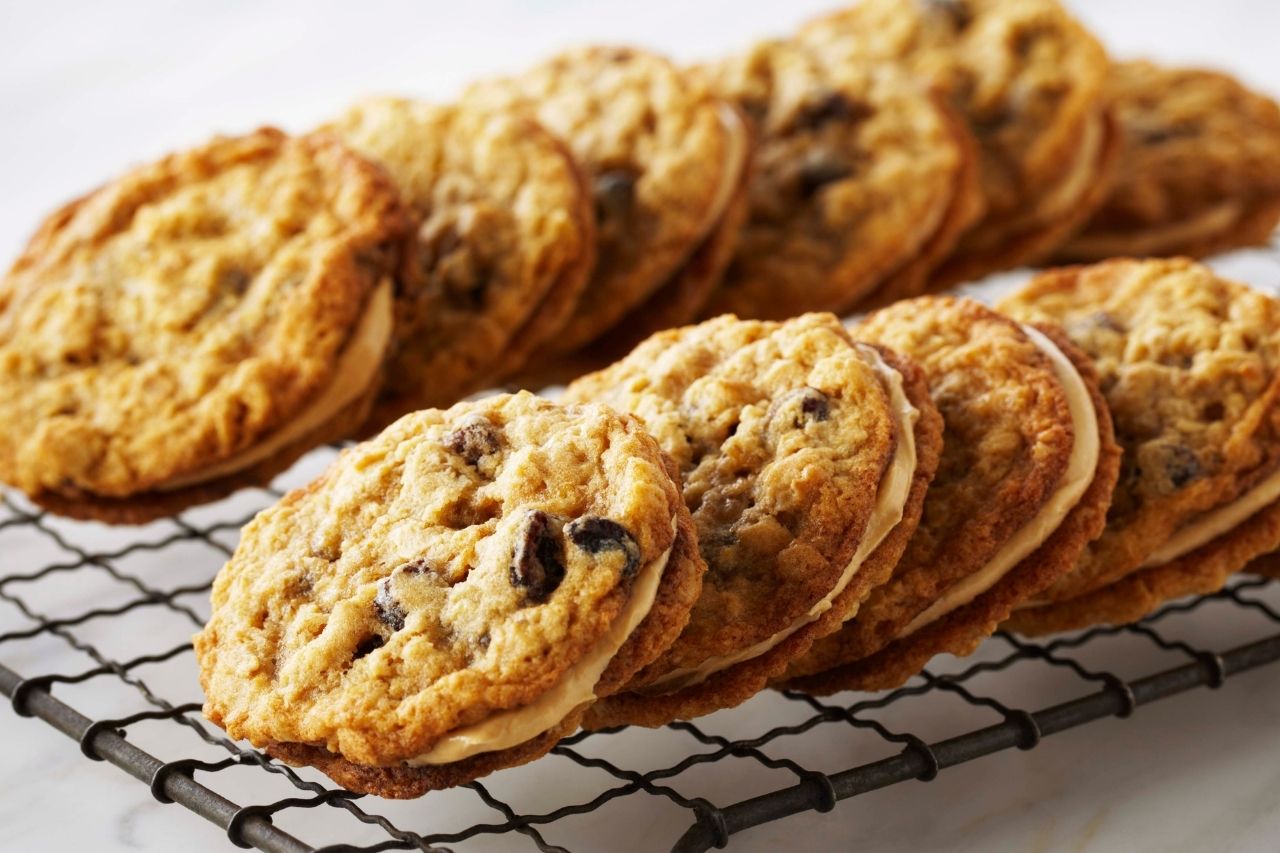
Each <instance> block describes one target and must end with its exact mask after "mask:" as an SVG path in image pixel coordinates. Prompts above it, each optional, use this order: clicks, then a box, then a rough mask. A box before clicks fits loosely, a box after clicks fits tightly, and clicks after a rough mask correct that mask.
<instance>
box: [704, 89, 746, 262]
mask: <svg viewBox="0 0 1280 853" xmlns="http://www.w3.org/2000/svg"><path fill="white" fill-rule="evenodd" d="M716 113H717V116H718V118H719V119H720V125H721V127H723V128H724V132H725V136H726V137H727V138H728V146H727V149H726V151H725V156H724V160H723V161H722V162H721V164H720V165H721V169H720V183H719V185H717V186H716V194H715V196H713V197H712V199H711V205H710V207H708V208H707V217H706V221H705V222H704V223H703V226H702V231H701V233H700V234H699V235H698V240H697V245H698V246H699V247H700V246H701V245H702V244H703V243H705V242H706V241H707V240H708V239H710V237H711V236H712V234H713V233H714V232H715V230H716V226H718V225H719V224H720V220H721V219H723V218H724V214H725V211H726V210H728V209H729V202H730V201H732V199H733V195H734V193H735V192H737V190H738V187H739V185H741V183H742V179H743V173H744V171H745V169H746V167H747V127H746V125H745V124H743V122H742V118H741V117H740V116H739V115H738V112H737V110H735V109H734V108H733V107H731V106H729V105H728V104H726V103H724V102H720V103H717V104H716ZM696 252H697V249H695V250H694V254H696Z"/></svg>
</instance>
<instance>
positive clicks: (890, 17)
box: [799, 0, 1119, 287]
mask: <svg viewBox="0 0 1280 853" xmlns="http://www.w3.org/2000/svg"><path fill="white" fill-rule="evenodd" d="M799 38H800V40H801V41H803V42H804V43H805V44H807V45H809V46H810V47H811V48H812V49H813V50H815V51H816V52H818V53H819V54H820V55H821V56H822V57H823V58H824V60H825V61H826V62H828V63H830V64H832V65H834V66H835V67H837V68H840V67H859V66H864V65H866V64H868V63H872V62H878V61H881V62H882V61H887V62H890V63H894V64H898V65H901V66H902V67H904V68H905V69H907V70H908V71H909V72H911V73H912V74H915V75H918V76H919V77H920V78H921V79H922V80H924V81H927V82H928V83H929V84H930V85H932V86H934V87H936V88H937V89H938V90H939V91H941V92H943V93H945V94H946V95H947V96H948V97H949V98H950V99H951V101H952V103H953V104H954V105H955V106H956V108H957V109H958V110H959V111H960V112H961V113H962V114H963V115H964V116H965V118H966V120H967V121H968V124H969V127H970V129H971V130H972V131H973V134H974V136H975V137H976V139H977V142H978V146H979V150H980V154H981V173H982V191H983V196H984V198H985V200H986V206H987V208H986V215H985V217H984V218H983V220H982V221H981V222H979V223H978V225H977V226H976V227H975V228H973V229H972V230H970V231H969V232H968V233H967V234H966V235H965V236H964V237H963V238H962V239H961V240H960V243H959V246H958V247H957V249H956V252H955V253H954V254H953V255H952V256H951V258H950V259H948V261H947V262H946V263H945V264H944V265H943V266H942V267H941V268H939V269H938V270H937V271H936V272H935V274H934V275H933V277H932V281H931V284H932V285H936V286H938V287H942V286H945V285H949V284H954V283H958V282H961V281H967V280H972V279H976V278H979V277H981V276H983V275H985V274H987V273H989V272H993V271H995V270H998V269H1005V268H1011V267H1016V266H1021V265H1023V264H1027V263H1032V262H1034V261H1036V260H1038V259H1040V258H1042V257H1044V256H1045V255H1046V254H1047V253H1049V252H1050V251H1052V250H1053V249H1054V248H1056V247H1057V246H1058V245H1059V244H1060V243H1061V242H1062V241H1063V240H1064V239H1065V238H1066V237H1068V236H1069V235H1070V234H1071V233H1072V232H1073V231H1074V230H1075V229H1076V228H1078V227H1079V226H1080V225H1082V224H1083V223H1084V221H1085V220H1086V219H1087V217H1088V215H1089V213H1090V212H1091V211H1092V210H1093V209H1095V208H1096V207H1097V206H1098V205H1099V204H1101V203H1102V201H1103V199H1104V198H1105V195H1106V183H1107V180H1108V179H1109V177H1110V175H1111V174H1112V172H1113V171H1114V167H1115V161H1116V157H1117V154H1118V150H1119V134H1118V132H1117V131H1116V128H1115V127H1114V124H1113V122H1112V121H1111V119H1110V118H1109V116H1108V115H1107V113H1106V110H1105V105H1104V101H1103V98H1102V87H1103V84H1104V81H1105V78H1106V74H1107V69H1108V62H1107V57H1106V53H1105V52H1104V51H1103V49H1102V46H1101V45H1100V44H1099V43H1098V41H1097V40H1096V39H1095V38H1094V37H1093V36H1092V35H1090V34H1089V33H1088V31H1086V30H1085V28H1084V27H1083V26H1081V25H1080V24H1079V23H1078V22H1077V21H1076V20H1074V19H1073V18H1072V17H1071V16H1070V15H1068V14H1067V13H1066V11H1065V10H1064V9H1063V8H1062V6H1061V5H1059V4H1058V3H1057V2H1056V0H1012V2H1010V0H945V2H944V0H923V1H922V0H863V2H860V3H858V4H857V5H855V6H852V7H850V8H848V9H845V10H843V11H840V12H836V13H834V14H830V15H827V16H825V17H823V18H819V19H818V20H815V21H813V22H810V23H809V24H807V25H806V26H805V27H804V28H802V30H801V32H800V35H799Z"/></svg>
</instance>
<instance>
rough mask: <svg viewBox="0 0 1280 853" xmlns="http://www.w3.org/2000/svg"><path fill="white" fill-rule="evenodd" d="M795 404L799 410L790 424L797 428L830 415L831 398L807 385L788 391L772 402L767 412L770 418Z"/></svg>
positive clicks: (818, 421) (817, 421)
mask: <svg viewBox="0 0 1280 853" xmlns="http://www.w3.org/2000/svg"><path fill="white" fill-rule="evenodd" d="M792 406H795V407H796V408H797V409H799V412H798V413H797V414H796V415H795V417H794V419H793V420H792V422H791V425H792V426H794V427H796V428H797V429H799V428H801V427H803V426H804V425H805V424H806V423H821V422H822V421H825V420H827V419H828V418H830V417H831V400H830V398H828V397H827V395H826V394H824V393H822V392H821V391H819V390H818V389H817V388H813V387H811V386H809V385H806V386H804V387H803V388H797V389H796V390H794V391H790V392H788V393H787V394H786V395H784V396H782V397H780V398H779V399H778V400H777V401H775V402H774V404H773V406H772V407H771V411H770V413H769V418H770V419H771V420H772V419H773V418H774V417H775V416H776V415H777V414H778V413H779V412H782V411H783V410H784V409H790V408H791V407H792Z"/></svg>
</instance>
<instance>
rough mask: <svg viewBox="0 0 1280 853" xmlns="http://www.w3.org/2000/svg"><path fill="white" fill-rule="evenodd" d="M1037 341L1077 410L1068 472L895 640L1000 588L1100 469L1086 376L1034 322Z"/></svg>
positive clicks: (1069, 403)
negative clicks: (1015, 527) (1026, 516)
mask: <svg viewBox="0 0 1280 853" xmlns="http://www.w3.org/2000/svg"><path fill="white" fill-rule="evenodd" d="M1022 330H1023V331H1024V332H1026V333H1027V336H1028V337H1029V338H1031V340H1032V342H1033V343H1034V344H1035V345H1036V346H1037V347H1039V348H1040V349H1041V351H1043V352H1044V354H1045V355H1047V356H1048V357H1049V360H1050V361H1051V362H1052V363H1053V372H1054V374H1056V375H1057V377H1058V381H1059V382H1061V383H1062V388H1063V390H1064V391H1066V394H1067V406H1068V408H1069V409H1070V410H1071V428H1072V430H1073V432H1074V434H1075V440H1074V441H1073V442H1072V444H1071V455H1070V456H1069V457H1068V458H1067V470H1066V471H1065V472H1064V473H1063V475H1062V481H1061V482H1060V483H1059V485H1058V488H1056V489H1055V490H1054V492H1053V494H1052V495H1051V496H1050V497H1049V500H1048V501H1046V502H1045V504H1044V506H1043V507H1041V508H1040V511H1039V512H1038V513H1036V514H1035V516H1034V517H1033V518H1032V519H1031V520H1030V521H1028V522H1027V523H1026V524H1024V525H1023V526H1022V527H1020V528H1018V530H1017V531H1016V532H1015V533H1014V534H1013V536H1011V537H1010V538H1009V540H1008V541H1007V542H1005V543H1004V545H1002V546H1001V547H1000V548H999V550H997V551H996V553H995V555H994V556H993V557H992V558H991V559H990V560H988V561H987V564H986V565H985V566H983V567H982V568H981V569H979V570H978V571H977V572H974V573H973V574H972V575H969V576H968V577H966V578H964V579H963V580H961V581H959V582H957V583H955V584H952V586H951V587H950V588H949V589H947V591H946V592H945V593H943V595H942V597H940V598H939V599H938V600H937V601H935V602H934V603H933V604H931V605H930V606H929V607H927V608H926V609H925V610H924V611H922V612H921V613H920V614H919V615H917V616H916V618H915V619H912V620H911V622H910V623H908V624H907V627H905V628H903V629H902V631H901V632H899V633H898V636H897V637H896V638H895V639H901V638H902V637H906V636H909V635H910V634H913V633H915V632H916V631H918V630H920V629H921V628H923V627H924V626H925V625H928V624H929V623H930V622H934V621H936V620H938V619H941V618H942V617H943V616H946V615H947V614H948V613H950V612H951V611H953V610H955V609H956V608H959V607H963V606H964V605H966V604H968V603H969V602H971V601H973V600H974V599H975V598H977V597H978V596H979V595H981V594H982V593H984V592H986V591H987V590H989V589H991V587H993V586H995V584H996V582H997V581H999V580H1000V578H1002V577H1004V576H1005V575H1006V574H1007V573H1008V572H1009V570H1010V569H1012V568H1013V567H1014V566H1016V565H1018V563H1020V562H1022V560H1023V559H1024V558H1025V557H1026V556H1027V555H1028V554H1030V553H1031V552H1032V551H1034V550H1035V549H1037V548H1039V547H1040V546H1041V545H1042V544H1043V543H1044V540H1046V539H1048V538H1049V536H1050V534H1052V533H1053V531H1055V530H1057V529H1058V525H1060V524H1061V523H1062V520H1063V519H1064V518H1066V516H1067V513H1069V512H1071V510H1072V509H1074V508H1075V506H1076V504H1078V503H1079V502H1080V498H1081V497H1083V496H1084V493H1085V490H1086V489H1088V488H1089V484H1090V483H1092V482H1093V476H1094V472H1095V471H1096V470H1097V468H1098V455H1099V453H1100V452H1101V448H1102V441H1101V439H1100V437H1099V436H1098V415H1097V412H1096V411H1095V410H1094V408H1093V398H1092V397H1091V396H1090V395H1089V389H1088V388H1087V387H1085V384H1084V380H1083V379H1081V378H1080V374H1079V373H1078V372H1076V368H1075V365H1073V364H1072V363H1071V361H1070V359H1068V358H1067V357H1066V356H1065V355H1063V354H1062V350H1060V349H1058V347H1057V346H1055V345H1054V343H1053V341H1051V340H1049V338H1047V337H1045V336H1044V335H1043V334H1042V333H1041V332H1039V331H1037V330H1036V329H1033V328H1031V327H1030V326H1023V327H1022Z"/></svg>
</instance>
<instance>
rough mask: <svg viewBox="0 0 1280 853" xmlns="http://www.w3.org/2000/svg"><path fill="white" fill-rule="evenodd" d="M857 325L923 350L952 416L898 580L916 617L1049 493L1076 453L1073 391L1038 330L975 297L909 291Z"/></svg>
mask: <svg viewBox="0 0 1280 853" xmlns="http://www.w3.org/2000/svg"><path fill="white" fill-rule="evenodd" d="M853 334H854V336H855V337H856V338H857V339H859V340H865V341H869V342H872V343H877V344H881V345H884V346H887V347H890V348H892V349H895V350H897V351H899V352H902V353H904V354H906V355H907V356H909V357H910V358H912V359H913V360H915V361H916V363H918V364H919V365H920V367H921V368H922V369H923V370H924V372H925V375H926V377H927V379H928V382H929V390H930V392H931V394H932V396H933V401H934V403H935V404H936V405H937V407H938V411H939V412H941V414H942V418H943V422H944V424H945V431H944V433H943V445H942V458H941V461H940V462H939V465H938V470H937V473H936V474H935V475H934V478H933V482H932V483H931V484H930V486H929V492H928V495H927V496H926V497H925V504H924V513H923V516H922V517H921V520H920V524H919V526H918V527H917V528H916V532H915V536H914V537H912V539H911V542H910V543H909V544H908V545H907V549H906V553H905V554H904V555H903V558H902V561H901V562H900V563H899V567H898V569H896V570H895V576H894V580H893V581H892V582H891V586H892V588H893V594H894V596H895V600H896V606H898V607H900V608H902V611H903V613H904V614H909V615H911V616H914V613H913V612H911V611H912V610H915V611H917V612H918V611H919V610H920V609H923V607H924V606H925V605H928V604H930V603H932V599H933V598H936V597H937V595H938V594H939V593H940V592H941V591H942V590H944V589H946V587H947V586H949V585H950V584H953V583H955V582H957V581H959V580H960V579H962V578H963V577H965V576H966V575H967V574H969V573H970V572H973V571H975V570H976V569H977V568H979V567H981V566H982V565H984V564H986V563H987V562H988V561H989V560H990V559H991V558H992V556H993V555H994V554H995V553H996V552H997V551H998V550H999V549H1000V547H1001V546H1002V545H1003V544H1004V543H1005V542H1006V541H1007V540H1008V539H1009V537H1010V536H1012V535H1013V534H1014V532H1016V531H1017V530H1019V529H1020V528H1021V527H1023V526H1024V525H1025V524H1027V522H1028V521H1030V520H1031V519H1032V518H1033V517H1034V516H1035V515H1036V514H1037V512H1038V511H1039V510H1040V508H1041V507H1042V506H1043V505H1044V504H1045V502H1046V501H1048V500H1049V498H1050V496H1051V495H1052V494H1053V492H1054V490H1055V489H1056V488H1057V486H1058V484H1059V482H1060V480H1061V478H1062V476H1063V474H1064V473H1065V471H1066V470H1067V465H1068V462H1069V460H1070V456H1071V449H1072V445H1073V441H1074V435H1073V432H1072V421H1071V414H1070V406H1069V401H1068V399H1067V396H1066V391H1065V390H1064V389H1063V387H1062V383H1061V381H1060V380H1059V379H1058V376H1057V374H1056V373H1055V371H1054V367H1053V363H1052V362H1051V361H1050V360H1049V357H1048V356H1047V355H1046V354H1045V352H1044V351H1043V350H1041V349H1040V347H1039V346H1037V345H1036V343H1035V341H1034V340H1032V338H1031V337H1029V336H1028V335H1027V334H1026V333H1025V331H1024V330H1023V329H1021V328H1020V327H1019V326H1018V324H1017V323H1014V322H1012V321H1010V320H1009V319H1007V318H1005V317H1002V316H1001V315H999V314H997V313H996V312H994V311H992V310H990V309H989V308H986V307H984V306H982V305H980V304H978V303H977V302H974V301H973V300H970V299H957V298H952V297H924V298H921V299H915V300H910V301H906V302H900V303H897V304H896V305H893V306H890V307H888V308H885V309H882V310H880V311H877V312H875V313H873V314H871V315H870V316H869V317H868V318H867V319H866V320H865V321H863V322H862V323H860V324H859V325H858V326H856V327H855V328H854V329H853ZM872 595H873V597H875V596H876V595H877V593H876V592H873V593H872Z"/></svg>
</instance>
